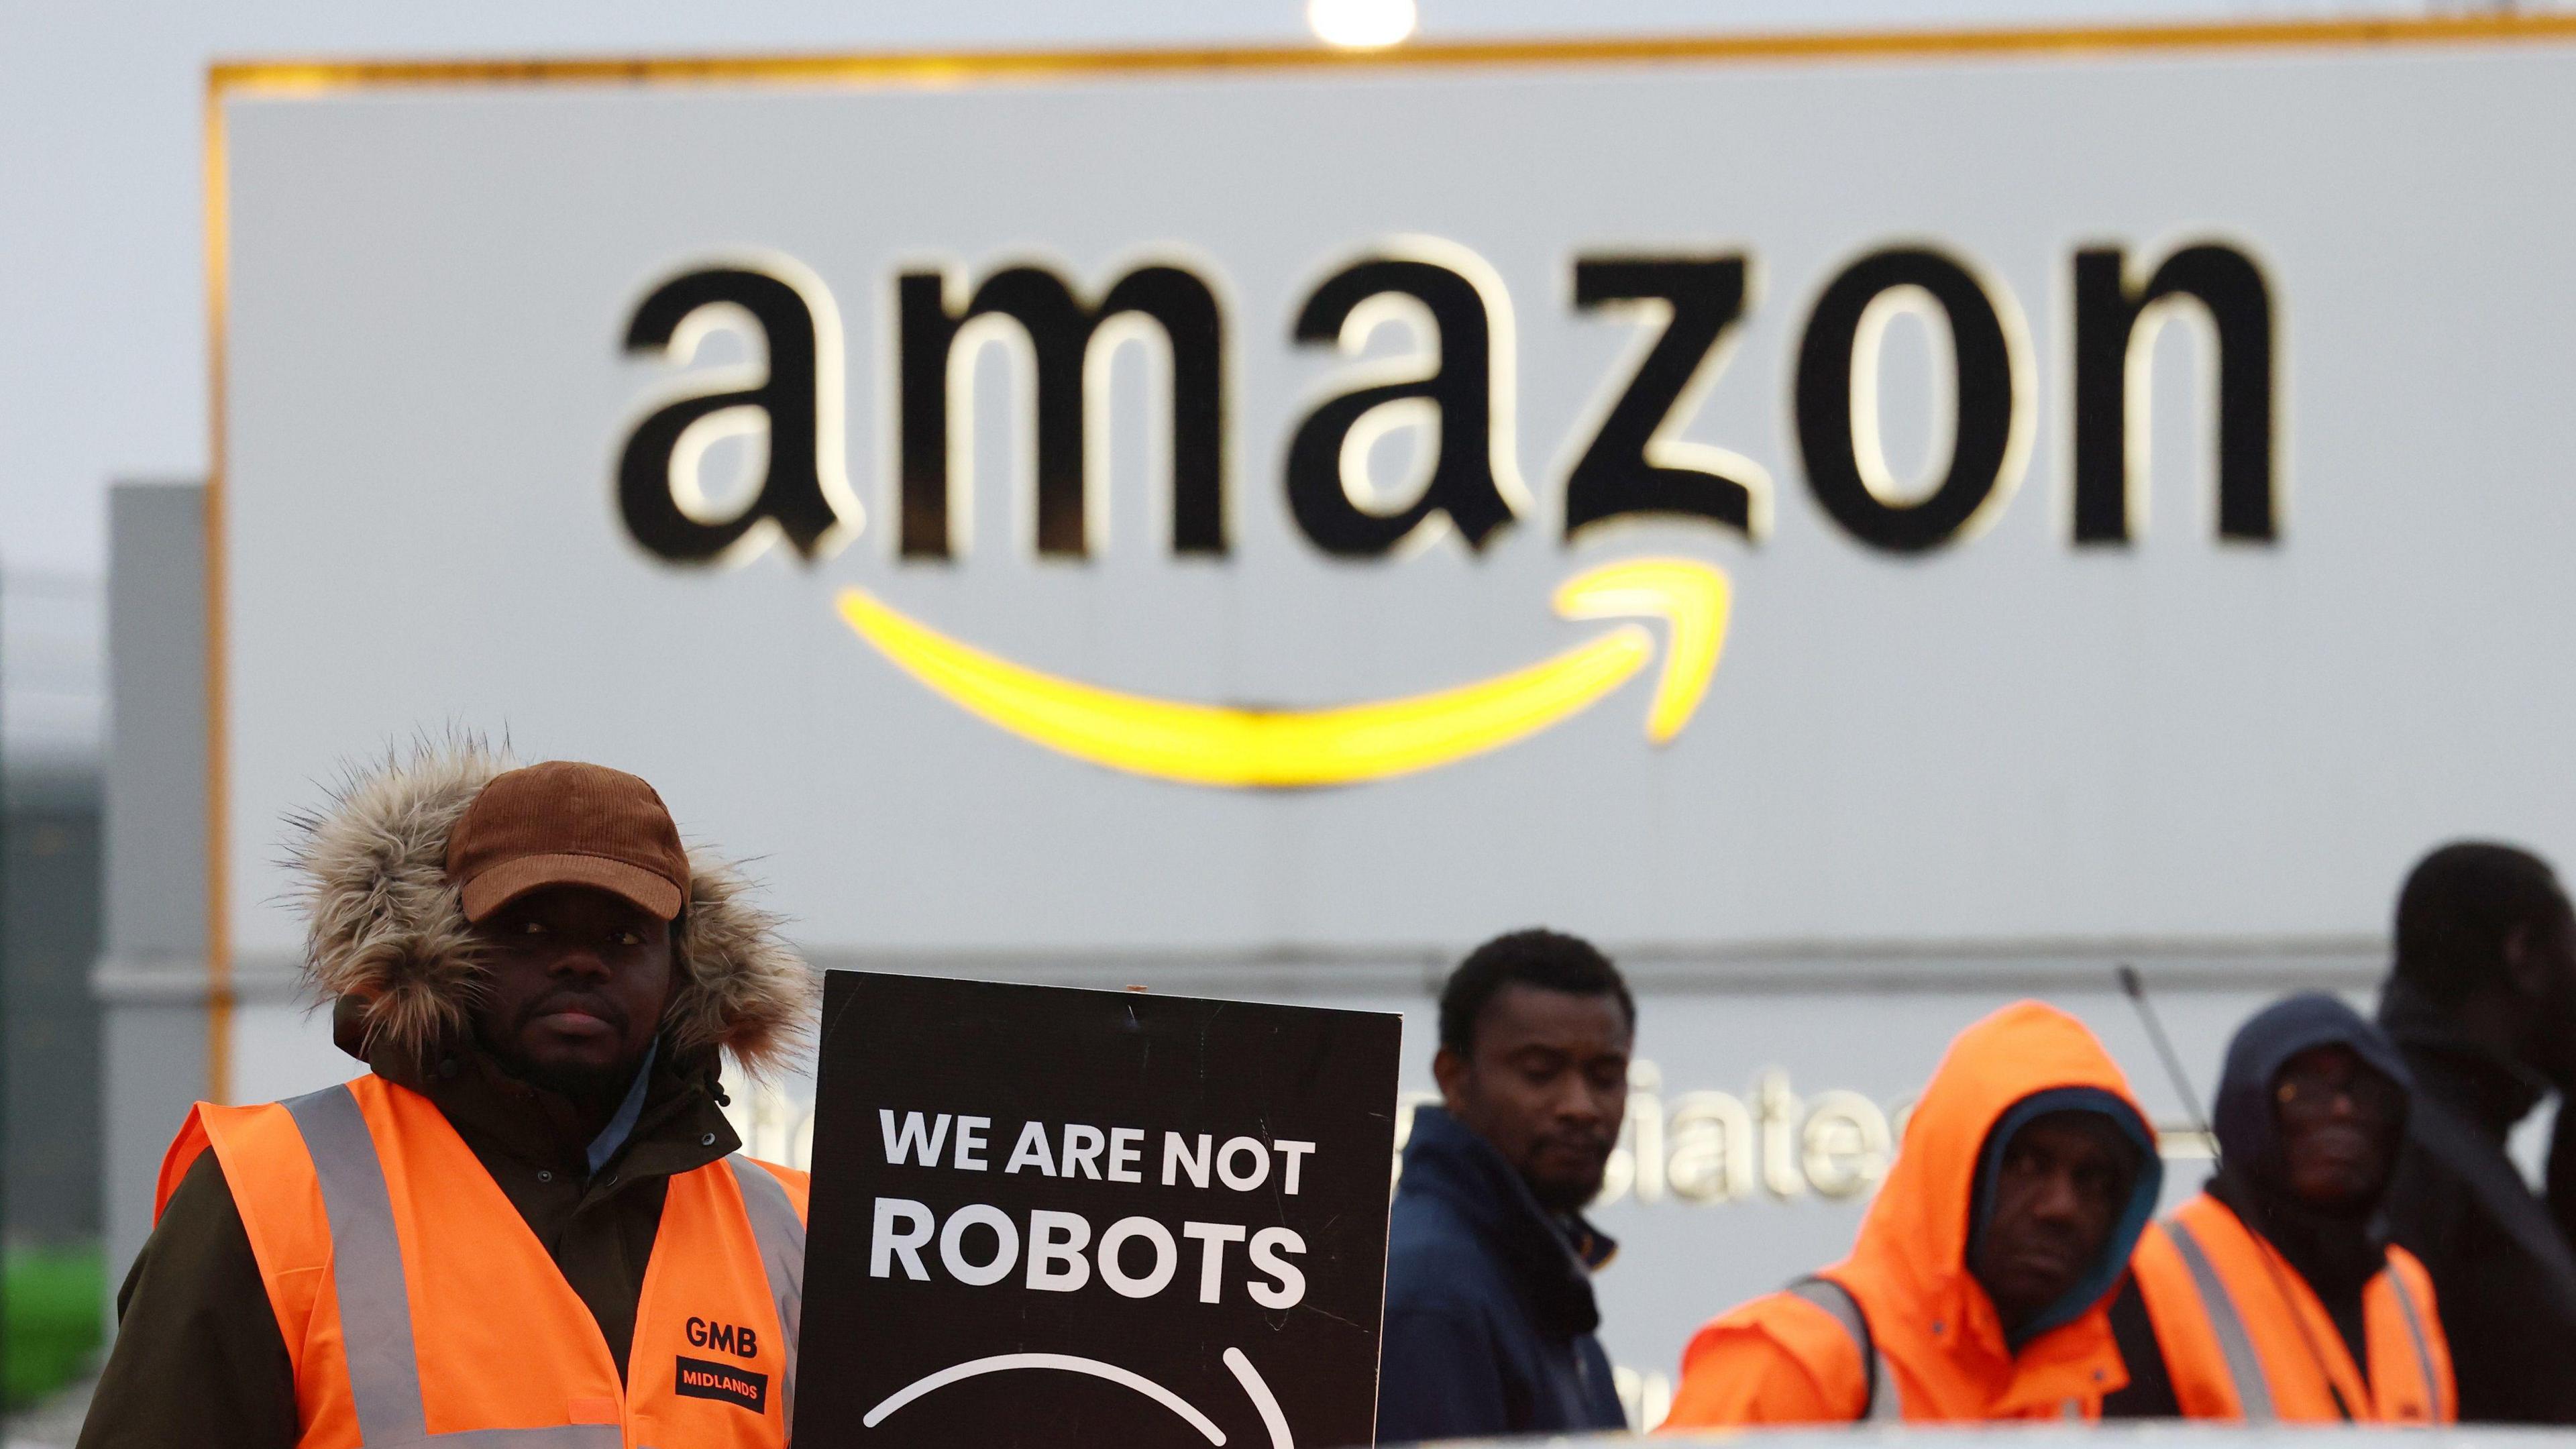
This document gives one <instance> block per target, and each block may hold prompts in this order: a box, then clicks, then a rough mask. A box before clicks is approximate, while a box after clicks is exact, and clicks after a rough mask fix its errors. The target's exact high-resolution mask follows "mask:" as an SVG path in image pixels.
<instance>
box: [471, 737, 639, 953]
mask: <svg viewBox="0 0 2576 1449" xmlns="http://www.w3.org/2000/svg"><path fill="white" fill-rule="evenodd" d="M447 878H448V879H449V880H451V881H454V882H455V883H456V888H457V891H458V892H459V894H461V895H462V896H463V897H464V904H465V919H467V920H469V921H481V920H482V919H483V918H484V917H486V916H489V915H491V914H492V913H493V912H494V911H497V910H499V909H501V908H502V907H503V906H506V905H508V904H509V903H510V902H512V901H514V900H517V899H518V898H519V897H521V896H523V895H526V894H527V893H528V892H530V891H534V890H543V889H545V888H546V887H548V886H588V887H590V888H592V889H594V890H603V891H607V892H608V893H609V894H611V895H614V896H619V897H622V898H624V899H626V900H628V901H632V902H633V903H634V904H635V907H636V909H638V910H641V911H644V912H646V913H647V914H650V915H652V916H654V917H657V918H659V919H661V920H665V921H667V920H670V919H672V918H673V917H675V916H677V915H679V914H680V906H681V904H682V903H683V902H684V901H686V900H687V899H688V889H689V853H688V851H687V850H685V849H683V848H682V847H681V845H680V828H679V827H678V826H677V825H674V824H672V823H671V812H670V811H669V810H668V809H667V808H665V807H664V806H663V804H662V797H661V796H660V795H658V794H655V793H654V791H653V787H652V786H650V785H647V784H645V783H644V782H643V781H642V780H639V779H637V778H636V777H635V776H633V775H630V774H627V773H626V772H625V771H623V770H612V769H609V768H608V767H607V766H605V765H585V764H582V763H580V762H578V761H575V760H549V761H547V762H546V763H545V764H542V765H530V766H528V767H527V768H525V769H521V770H509V771H505V772H503V773H501V774H498V775H495V776H493V777H492V780H491V783H489V784H487V785H485V786H484V787H483V789H482V792H481V793H479V794H477V795H476V796H475V797H474V803H473V804H471V805H468V806H466V807H465V814H464V815H463V816H462V817H461V818H459V819H458V820H457V822H456V829H455V830H454V831H453V832H451V833H450V834H449V835H448V837H447Z"/></svg>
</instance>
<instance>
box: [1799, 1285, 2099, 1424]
mask: <svg viewBox="0 0 2576 1449" xmlns="http://www.w3.org/2000/svg"><path fill="white" fill-rule="evenodd" d="M1788 1291H1789V1295H1790V1296H1791V1297H1793V1298H1803V1299H1805V1300H1806V1301H1807V1302H1809V1303H1812V1304H1814V1305H1816V1306H1817V1307H1818V1308H1821V1309H1823V1310H1825V1311H1826V1312H1827V1313H1830V1314H1832V1315H1833V1318H1834V1322H1836V1323H1839V1324H1841V1325H1842V1327H1843V1332H1845V1333H1847V1334H1849V1335H1851V1341H1852V1347H1853V1348H1855V1349H1857V1350H1859V1351H1860V1353H1861V1355H1862V1361H1861V1369H1862V1371H1863V1372H1864V1373H1866V1374H1867V1375H1868V1376H1869V1390H1868V1398H1867V1399H1866V1400H1865V1401H1864V1402H1863V1403H1862V1405H1861V1410H1860V1422H1863V1423H1882V1424H1888V1423H1896V1422H1899V1421H1901V1420H1903V1419H1904V1417H1905V1403H1904V1398H1903V1395H1901V1394H1900V1393H1899V1392H1898V1390H1897V1387H1896V1371H1895V1370H1894V1369H1892V1368H1890V1367H1889V1366H1888V1362H1887V1355H1886V1354H1883V1353H1881V1352H1879V1351H1878V1341H1877V1339H1876V1338H1875V1337H1873V1336H1872V1335H1871V1333H1870V1331H1869V1319H1868V1317H1867V1316H1866V1315H1864V1314H1863V1313H1862V1312H1861V1311H1860V1300H1859V1299H1857V1298H1854V1297H1853V1296H1852V1292H1851V1290H1850V1289H1848V1288H1846V1287H1844V1286H1843V1285H1841V1284H1840V1283H1837V1282H1835V1281H1834V1280H1833V1279H1831V1278H1801V1279H1799V1280H1798V1281H1797V1282H1795V1283H1792V1284H1790V1285H1789V1289H1788ZM2071 1406H2072V1405H2071V1401H2070V1407H2071Z"/></svg>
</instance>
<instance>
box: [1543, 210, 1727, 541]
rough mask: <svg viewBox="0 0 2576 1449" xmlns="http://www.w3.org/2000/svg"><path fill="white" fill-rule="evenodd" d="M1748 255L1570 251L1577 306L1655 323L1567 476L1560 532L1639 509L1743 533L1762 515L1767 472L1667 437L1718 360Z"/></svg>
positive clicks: (1704, 388) (1721, 365)
mask: <svg viewBox="0 0 2576 1449" xmlns="http://www.w3.org/2000/svg"><path fill="white" fill-rule="evenodd" d="M1744 271H1745V263H1744V258H1742V257H1740V256H1729V257H1578V258H1576V259H1575V263H1574V305H1575V306H1577V307H1579V308H1582V309H1583V310H1585V311H1587V312H1594V311H1607V310H1610V309H1612V308H1619V309H1622V310H1627V311H1631V312H1634V313H1636V314H1637V315H1638V318H1639V320H1640V321H1643V322H1646V323H1648V324H1650V325H1652V326H1654V327H1656V328H1657V329H1658V330H1657V332H1656V335H1655V338H1654V341H1653V342H1652V343H1651V344H1650V345H1649V346H1648V348H1647V350H1646V355H1645V357H1644V359H1643V360H1642V361H1640V362H1639V363H1638V364H1637V369H1636V372H1635V373H1634V374H1633V375H1632V376H1631V377H1630V378H1629V381H1628V390H1627V391H1625V392H1623V393H1621V394H1620V395H1619V397H1618V400H1617V401H1616V402H1613V403H1612V404H1611V405H1610V410H1609V412H1608V413H1606V414H1605V415H1604V416H1603V417H1602V419H1601V426H1600V427H1599V429H1597V430H1596V431H1595V432H1594V433H1593V435H1592V444H1591V446H1590V447H1588V448H1586V449H1584V452H1583V457H1582V459H1581V460H1580V461H1578V462H1576V463H1575V465H1574V471H1573V473H1571V474H1569V475H1568V476H1567V478H1566V480H1565V536H1566V538H1567V539H1569V540H1571V539H1572V538H1573V537H1574V536H1575V535H1576V534H1577V533H1580V532H1581V531H1582V530H1583V529H1585V528H1587V527H1589V526H1591V525H1593V524H1596V523H1602V522H1606V521H1608V520H1610V519H1613V518H1619V517H1624V516H1626V515H1629V514H1636V513H1664V514H1682V515H1686V516H1689V517H1695V518H1707V519H1714V520H1715V521H1717V522H1718V523H1721V524H1724V525H1725V526H1726V527H1728V528H1731V529H1734V530H1735V531H1736V532H1738V533H1740V534H1743V535H1744V536H1745V537H1747V538H1750V539H1759V538H1760V537H1761V536H1762V535H1763V533H1764V532H1765V531H1766V529H1767V527H1768V525H1769V523H1770V516H1769V515H1770V511H1771V510H1770V501H1771V496H1770V495H1771V478H1770V475H1769V474H1767V473H1765V472H1763V471H1762V467H1761V465H1760V464H1758V463H1755V462H1754V461H1753V460H1752V459H1750V458H1745V457H1741V456H1738V455H1737V454H1734V453H1730V452H1727V451H1726V450H1724V449H1722V448H1713V447H1709V446H1707V445H1706V444H1701V443H1685V442H1681V441H1679V440H1678V439H1675V438H1672V437H1669V436H1667V435H1668V434H1670V433H1674V432H1678V431H1680V430H1681V428H1682V427H1684V426H1685V425H1686V424H1688V423H1689V421H1690V416H1691V413H1692V412H1693V411H1694V410H1696V409H1697V407H1698V405H1699V400H1700V398H1701V397H1703V396H1705V395H1706V394H1707V392H1708V389H1710V388H1711V387H1714V386H1715V385H1716V383H1717V375H1718V374H1719V373H1720V372H1721V371H1723V370H1724V369H1725V367H1726V356H1725V353H1724V352H1722V351H1721V350H1720V347H1719V344H1720V343H1721V342H1722V341H1724V340H1725V338H1726V336H1727V334H1728V333H1729V332H1731V331H1732V330H1734V327H1735V324H1736V323H1737V322H1739V321H1741V320H1742V319H1743V316H1744V303H1745V277H1744Z"/></svg>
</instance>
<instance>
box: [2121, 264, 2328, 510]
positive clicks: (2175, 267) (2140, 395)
mask: <svg viewBox="0 0 2576 1449" xmlns="http://www.w3.org/2000/svg"><path fill="white" fill-rule="evenodd" d="M2185 297H2188V298H2190V299H2191V300H2193V301H2195V302H2198V303H2199V304H2200V305H2201V309H2202V310H2203V311H2204V312H2206V313H2207V314H2208V316H2209V321H2210V325H2211V327H2212V328H2213V329H2214V330H2215V331H2216V332H2217V334H2218V378H2217V383H2218V386H2217V389H2216V391H2217V395H2218V536H2219V537H2221V538H2234V539H2243V540H2248V541H2252V542H2257V543H2270V542H2272V541H2273V540H2274V539H2276V538H2278V537H2279V536H2280V534H2279V527H2280V522H2279V515H2278V509H2277V506H2276V504H2275V502H2274V497H2273V477H2274V474H2273V457H2272V439H2273V416H2272V408H2273V402H2272V366H2273V362H2272V290H2271V288H2270V287H2269V286H2267V285H2266V284H2265V283H2264V280H2263V269H2262V268H2261V267H2258V266H2256V265H2255V264H2254V259H2253V258H2251V257H2249V256H2247V255H2245V253H2243V252H2241V251H2238V250H2237V249H2235V248H2234V247H2228V246H2218V245H2215V244H2209V243H2203V244H2202V245H2199V246H2190V247H2185V248H2183V249H2182V250H2180V251H2178V252H2175V253H2174V254H2173V255H2172V256H2169V257H2167V258H2165V260H2164V264H2163V265H2162V266H2159V267H2157V268H2156V270H2155V274H2154V275H2153V276H2151V277H2149V278H2147V284H2146V285H2145V286H2143V287H2137V286H2132V285H2130V281H2129V275H2128V258H2127V256H2126V255H2125V254H2124V253H2123V252H2122V251H2121V249H2120V248H2118V247H2095V248H2088V249H2086V250H2084V251H2080V252H2077V253H2076V254H2075V541H2076V542H2077V543H2127V542H2128V541H2129V540H2130V538H2131V537H2132V536H2134V535H2135V534H2136V533H2138V532H2140V531H2142V530H2143V528H2144V526H2145V522H2146V517H2145V515H2146V502H2145V500H2146V477H2145V474H2146V468H2145V462H2146V440H2147V404H2148V390H2149V385H2150V381H2151V377H2152V363H2153V359H2154V356H2155V333H2156V328H2157V326H2158V325H2159V324H2160V323H2162V322H2163V321H2164V318H2165V315H2166V314H2167V313H2169V312H2170V311H2172V309H2173V307H2174V305H2176V304H2177V303H2178V302H2179V301H2180V300H2181V299H2183V298H2185Z"/></svg>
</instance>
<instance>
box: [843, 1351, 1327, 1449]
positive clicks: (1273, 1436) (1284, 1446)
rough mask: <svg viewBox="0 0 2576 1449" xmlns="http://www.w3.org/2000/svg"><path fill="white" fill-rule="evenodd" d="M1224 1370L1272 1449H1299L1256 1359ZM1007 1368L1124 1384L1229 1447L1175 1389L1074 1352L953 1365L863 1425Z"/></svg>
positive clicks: (1229, 1359) (1239, 1360)
mask: <svg viewBox="0 0 2576 1449" xmlns="http://www.w3.org/2000/svg"><path fill="white" fill-rule="evenodd" d="M1225 1366H1226V1367H1227V1368H1229V1369H1231V1370H1233V1371H1234V1376H1235V1379H1236V1380H1237V1381H1238V1382H1240V1383H1241V1384H1242V1385H1243V1391H1244V1392H1245V1393H1246V1394H1249V1395H1251V1396H1252V1406H1253V1407H1254V1408H1256V1409H1258V1410H1260V1411H1261V1423H1262V1425H1263V1427H1265V1428H1267V1429H1268V1430H1269V1431H1270V1449H1297V1441H1296V1440H1295V1439H1294V1438H1292V1437H1291V1436H1290V1435H1289V1433H1288V1417H1287V1415H1285V1414H1282V1413H1280V1412H1279V1401H1278V1400H1277V1399H1276V1398H1273V1397H1272V1396H1271V1393H1270V1385H1269V1384H1267V1383H1264V1382H1263V1381H1262V1378H1261V1371H1260V1370H1259V1369H1256V1368H1254V1367H1253V1366H1252V1360H1251V1359H1249V1358H1246V1357H1244V1353H1243V1350H1242V1349H1239V1348H1229V1349H1227V1350H1226V1351H1225ZM1006 1369H1062V1370H1063V1371H1065V1372H1066V1373H1076V1374H1089V1375H1091V1376H1092V1377H1093V1378H1096V1379H1107V1380H1108V1381H1110V1382H1111V1383H1113V1384H1123V1385H1125V1386H1126V1387H1128V1388H1131V1389H1134V1390H1135V1391H1136V1392H1138V1393H1140V1394H1143V1395H1144V1396H1145V1397H1147V1398H1149V1399H1152V1400H1153V1401H1154V1402H1155V1403H1158V1404H1160V1405H1162V1406H1163V1407H1164V1408H1166V1409H1169V1410H1171V1411H1172V1412H1173V1413H1175V1414H1178V1415H1180V1416H1181V1417H1182V1418H1183V1419H1185V1420H1187V1421H1189V1426H1190V1427H1191V1428H1193V1429H1196V1430H1198V1431H1199V1433H1200V1434H1202V1435H1204V1436H1206V1438H1207V1441H1208V1442H1209V1443H1210V1444H1214V1445H1219V1446H1222V1445H1223V1444H1224V1443H1225V1431H1224V1430H1223V1429H1220V1428H1218V1427H1217V1426H1216V1421H1215V1420H1213V1419H1210V1418H1209V1417H1208V1416H1207V1415H1205V1414H1202V1413H1200V1412H1199V1411H1198V1409H1197V1408H1196V1407H1195V1406H1194V1405H1192V1404H1191V1403H1190V1401H1189V1400H1187V1399H1184V1398H1182V1397H1181V1396H1180V1395H1178V1394H1176V1393H1173V1392H1172V1391H1171V1390H1170V1389H1167V1388H1164V1387H1163V1386H1162V1385H1161V1384H1158V1383H1156V1382H1154V1381H1153V1380H1152V1379H1149V1378H1146V1377H1145V1376H1144V1375H1142V1374H1139V1373H1135V1372H1132V1371H1130V1370H1127V1369H1123V1368H1120V1367H1119V1366H1118V1365H1116V1364H1114V1363H1102V1362H1101V1361H1100V1360H1098V1359H1096V1358H1081V1357H1077V1356H1076V1355H1073V1354H1069V1353H999V1354H995V1355H993V1356H992V1357H991V1358H978V1359H969V1360H968V1361H966V1362H965V1363H961V1364H952V1365H950V1366H949V1367H947V1368H944V1369H941V1370H940V1371H939V1372H937V1373H934V1374H924V1375H922V1376H921V1377H920V1378H917V1379H915V1380H913V1381H912V1382H911V1383H909V1384H906V1385H905V1386H903V1387H902V1388H901V1389H898V1390H896V1391H895V1392H894V1393H891V1394H889V1395H887V1396H886V1398H885V1402H883V1403H881V1404H878V1405H877V1406H876V1407H875V1408H873V1409H870V1410H868V1413H867V1417H866V1418H865V1419H863V1420H861V1421H860V1422H862V1423H864V1424H866V1425H867V1426H868V1427H869V1428H871V1429H873V1428H875V1427H876V1426H877V1425H879V1424H882V1423H884V1422H885V1421H886V1418H887V1416H889V1415H891V1414H893V1413H894V1412H895V1411H896V1410H897V1409H900V1408H902V1407H903V1406H904V1405H906V1404H909V1403H911V1402H912V1401H913V1400H915V1399H917V1398H920V1397H921V1396H922V1395H924V1394H927V1393H930V1392H932V1391H933V1390H936V1389H944V1388H946V1387H948V1386H949V1385H950V1384H953V1383H959V1382H962V1381H964V1380H966V1379H971V1378H976V1377H978V1376H980V1375H983V1374H994V1373H1001V1372H1003V1371H1004V1370H1006Z"/></svg>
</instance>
